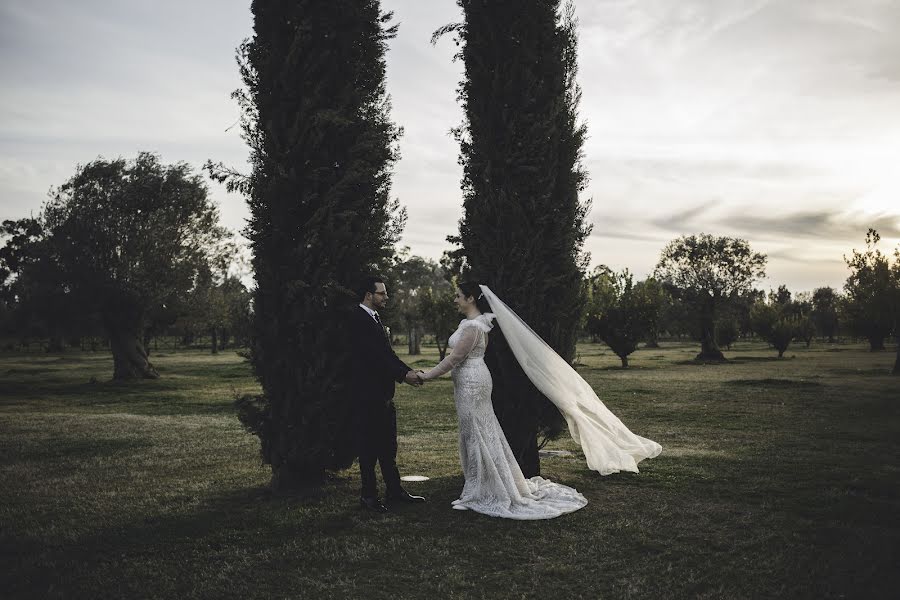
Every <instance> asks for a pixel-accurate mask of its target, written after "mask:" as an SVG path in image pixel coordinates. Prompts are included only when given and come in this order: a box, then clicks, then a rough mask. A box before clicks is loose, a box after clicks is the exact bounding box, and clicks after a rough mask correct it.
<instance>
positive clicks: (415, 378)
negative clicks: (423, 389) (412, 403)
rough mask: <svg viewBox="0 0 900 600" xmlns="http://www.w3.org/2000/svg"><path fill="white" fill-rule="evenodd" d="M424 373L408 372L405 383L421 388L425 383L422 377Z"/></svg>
mask: <svg viewBox="0 0 900 600" xmlns="http://www.w3.org/2000/svg"><path fill="white" fill-rule="evenodd" d="M423 372H424V371H407V372H406V376H405V377H404V381H405V382H406V383H408V384H409V385H411V386H414V387H419V386H420V385H422V384H423V383H425V380H424V379H422V377H421V375H420V374H421V373H423Z"/></svg>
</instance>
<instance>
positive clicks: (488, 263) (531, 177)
mask: <svg viewBox="0 0 900 600" xmlns="http://www.w3.org/2000/svg"><path fill="white" fill-rule="evenodd" d="M458 3H459V5H460V6H461V7H462V8H463V11H464V16H465V22H464V23H463V24H462V25H461V26H458V27H456V29H457V31H458V34H459V37H460V39H461V41H462V50H461V57H462V59H463V62H464V64H465V80H464V81H463V82H462V84H461V88H460V98H461V100H462V103H463V108H464V111H465V117H466V121H465V123H464V125H463V126H462V127H461V128H460V129H459V130H458V132H457V137H458V139H459V142H460V147H461V162H462V164H463V173H464V174H463V182H462V187H463V195H464V217H463V219H462V220H461V222H460V235H459V237H458V238H457V239H456V241H458V242H461V244H462V249H461V250H460V251H459V252H458V254H461V255H464V256H465V258H466V263H467V264H468V266H469V267H470V268H471V273H470V276H471V277H472V278H473V279H475V280H477V281H478V282H480V283H485V284H487V285H489V286H490V287H491V288H492V289H493V290H494V291H495V292H496V293H497V294H498V296H500V298H502V299H503V300H504V301H505V302H507V303H508V304H509V305H510V307H511V308H512V309H513V310H515V311H516V312H517V313H518V314H519V315H520V316H521V317H522V318H523V319H524V320H525V321H526V322H527V323H528V324H529V325H530V326H531V327H532V329H534V330H535V331H536V332H537V333H538V334H539V335H540V336H541V337H542V338H544V340H545V341H546V342H547V343H548V344H549V345H550V346H551V347H553V349H554V350H556V351H557V352H558V353H559V354H560V355H561V356H562V357H563V358H564V359H565V360H568V361H571V360H572V359H573V358H574V354H575V342H576V338H577V328H578V322H579V320H580V315H581V313H582V311H583V308H584V300H583V297H582V277H583V269H584V267H585V265H586V261H585V260H584V257H582V256H581V255H580V251H581V247H582V244H583V242H584V239H585V237H586V236H587V234H588V232H589V229H588V228H587V227H586V226H585V224H584V217H585V214H586V212H587V210H588V206H587V205H586V204H583V203H581V202H580V201H579V198H578V194H579V192H580V191H582V189H583V187H584V185H585V180H586V175H585V173H584V172H583V170H582V169H581V165H580V156H581V148H582V145H583V141H584V136H585V132H586V130H585V127H584V126H583V125H581V124H579V123H577V114H576V112H577V104H578V100H579V90H578V88H577V85H576V83H575V72H576V35H575V22H574V17H573V12H572V9H571V5H567V7H566V14H565V15H561V14H560V12H559V8H560V2H559V0H496V1H493V2H484V1H475V0H459V2H458ZM451 29H452V27H451ZM490 338H491V339H490V344H489V345H488V352H487V355H486V362H487V365H488V367H489V368H490V370H491V375H492V377H493V381H494V388H493V403H494V411H495V412H496V414H497V417H498V419H499V421H500V423H501V425H502V427H503V430H504V433H505V434H506V437H507V439H508V441H509V443H510V446H511V448H512V450H513V452H514V454H515V455H516V458H517V460H518V461H519V465H520V466H521V467H522V471H523V472H524V473H525V475H526V476H529V477H530V476H534V475H537V474H539V473H540V463H539V461H538V443H537V438H538V436H539V435H541V436H551V437H552V436H554V435H558V434H559V433H560V432H561V431H562V430H563V427H564V421H563V420H562V417H561V415H560V414H559V412H558V411H557V410H556V408H555V407H554V406H553V405H552V404H550V403H549V401H547V399H546V398H544V397H543V396H542V395H541V394H540V392H538V391H537V389H535V387H534V386H533V385H532V384H531V382H530V381H529V380H528V378H527V377H526V376H525V374H524V372H523V371H522V369H521V367H519V364H518V362H517V361H516V359H515V357H514V356H513V355H512V352H511V350H510V349H509V346H508V344H507V342H506V340H505V339H504V338H503V332H502V331H500V330H499V328H495V329H494V330H493V331H492V332H491V336H490Z"/></svg>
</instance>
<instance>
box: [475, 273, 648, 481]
mask: <svg viewBox="0 0 900 600" xmlns="http://www.w3.org/2000/svg"><path fill="white" fill-rule="evenodd" d="M480 287H481V291H482V292H483V293H484V296H485V298H487V301H488V303H489V304H490V305H491V310H493V312H494V317H495V318H496V319H497V323H498V324H499V325H500V329H501V330H502V331H503V336H504V337H505V338H506V341H507V342H508V343H509V347H510V348H511V349H512V351H513V354H514V355H515V357H516V360H518V361H519V364H520V365H521V366H522V370H524V371H525V374H526V375H527V376H528V379H530V380H531V383H533V384H534V385H535V387H537V389H538V390H540V392H541V393H542V394H544V395H545V396H546V397H547V398H548V399H549V400H550V402H552V403H553V404H554V405H555V406H556V408H558V409H559V411H560V412H561V413H562V415H563V416H564V417H565V419H566V422H567V423H568V425H569V434H570V435H571V436H572V439H574V440H575V441H576V442H578V443H579V444H581V449H582V451H583V452H584V455H585V457H586V458H587V464H588V467H590V468H591V469H593V470H595V471H599V472H600V474H601V475H609V474H610V473H618V472H619V471H631V472H634V473H637V472H638V468H637V463H639V462H640V461H642V460H644V459H645V458H653V457H654V456H657V455H658V454H659V453H660V452H661V451H662V446H660V445H659V444H657V443H656V442H654V441H653V440H648V439H647V438H642V437H641V436H639V435H635V434H634V433H632V432H631V431H630V430H629V429H628V428H627V427H625V425H624V424H623V423H622V421H620V420H619V418H618V417H616V415H614V414H613V413H612V412H611V411H610V410H609V409H608V408H606V406H605V405H604V404H603V402H601V401H600V398H598V397H597V394H596V393H594V390H593V388H591V386H590V385H589V384H588V382H587V381H585V380H584V379H582V377H581V375H579V374H578V372H577V371H575V369H573V368H572V367H571V366H570V365H569V363H567V362H566V361H565V360H563V358H562V357H561V356H560V355H559V354H557V353H556V352H555V351H554V350H553V348H551V347H550V346H549V345H548V344H547V343H546V342H545V341H544V340H542V339H541V337H540V336H539V335H538V334H536V333H535V332H534V331H532V329H531V328H530V327H529V326H528V324H526V323H525V321H523V320H522V319H520V318H519V315H517V314H516V313H515V312H514V311H513V310H512V309H511V308H510V307H508V306H507V305H506V304H504V303H503V301H502V300H500V299H499V298H498V297H497V296H496V294H494V293H493V292H492V291H491V289H490V288H489V287H487V286H486V285H482V286H480Z"/></svg>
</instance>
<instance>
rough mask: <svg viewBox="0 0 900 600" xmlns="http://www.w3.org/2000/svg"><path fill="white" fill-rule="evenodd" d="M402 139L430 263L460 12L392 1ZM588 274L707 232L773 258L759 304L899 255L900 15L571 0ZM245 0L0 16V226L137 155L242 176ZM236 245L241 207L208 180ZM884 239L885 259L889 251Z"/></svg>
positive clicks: (46, 0)
mask: <svg viewBox="0 0 900 600" xmlns="http://www.w3.org/2000/svg"><path fill="white" fill-rule="evenodd" d="M383 6H384V8H385V9H386V10H392V11H394V15H395V22H399V23H400V33H399V36H398V37H397V38H396V39H395V40H393V42H392V44H391V50H390V54H389V56H388V62H389V65H388V66H389V70H388V77H389V81H388V88H389V91H390V93H391V96H392V99H393V105H394V112H393V116H394V120H395V121H397V122H398V124H400V125H402V126H403V127H404V128H405V132H406V133H405V136H404V138H403V139H402V142H401V152H402V154H403V158H402V160H401V161H400V163H399V164H398V165H397V169H396V175H395V178H394V188H393V193H394V195H395V196H397V197H399V198H400V200H401V202H402V203H403V204H405V205H406V207H407V208H408V211H409V224H408V226H407V230H406V233H405V236H404V242H403V243H404V244H405V245H408V246H410V248H411V250H412V252H413V253H415V254H420V255H423V256H427V257H431V258H437V257H439V256H440V254H441V252H442V251H443V250H444V249H445V248H446V243H445V242H444V238H445V237H446V235H447V234H450V233H453V232H454V231H455V229H456V222H457V220H458V219H459V217H460V210H461V209H460V192H459V179H460V175H461V170H460V167H459V166H458V165H457V162H456V156H457V151H458V149H457V146H456V145H455V143H454V142H453V140H452V139H451V138H450V136H449V135H448V131H449V129H450V128H451V127H453V126H455V125H457V124H458V123H459V122H460V120H461V119H462V113H461V111H460V109H459V107H458V106H457V103H456V100H455V95H456V94H455V90H456V86H457V83H458V81H459V79H460V77H461V65H460V64H454V63H453V62H452V60H451V59H452V55H453V54H454V52H455V49H456V48H455V46H454V45H453V42H452V41H451V39H450V38H445V39H444V40H442V41H441V42H439V44H438V45H437V46H431V45H430V44H429V38H430V36H431V33H432V32H433V31H434V30H435V29H437V28H438V27H439V26H441V25H443V24H446V23H449V22H453V21H458V20H460V11H459V9H458V8H457V6H456V5H455V2H453V1H452V0H383ZM576 11H577V14H578V17H579V20H580V54H579V64H580V77H579V80H580V84H581V86H582V88H583V91H584V99H583V105H582V108H581V116H582V118H583V119H584V120H585V121H586V122H587V124H588V128H589V136H590V137H589V140H588V142H587V145H586V148H585V162H586V167H587V169H588V171H589V172H590V176H591V184H590V187H589V188H588V190H587V192H586V194H585V197H586V198H592V199H593V211H592V212H591V214H590V220H591V221H592V222H593V223H594V232H593V234H592V236H591V238H590V239H589V241H588V242H587V248H586V249H587V250H588V251H590V252H591V255H592V264H594V265H596V264H599V263H605V264H608V265H610V266H612V267H614V268H616V269H621V268H625V267H628V268H630V269H631V270H632V271H634V272H636V273H637V274H638V275H640V276H643V275H646V274H648V273H649V272H650V271H651V270H652V269H653V266H654V264H655V263H656V261H657V260H658V257H659V252H660V250H661V248H662V247H663V246H664V245H665V243H666V242H668V241H669V240H671V239H673V238H675V237H677V236H679V235H682V234H689V233H697V232H701V231H703V232H708V233H714V234H719V235H737V236H740V237H743V238H746V239H748V240H749V241H750V242H751V245H752V246H753V247H754V248H755V249H756V250H758V251H762V252H765V253H766V254H768V256H769V268H768V274H769V278H768V279H767V280H766V281H765V282H763V286H764V287H776V286H777V285H779V284H781V283H785V284H787V285H788V286H789V287H791V288H792V289H794V290H808V289H812V288H813V287H816V286H820V285H832V286H835V287H839V286H840V285H841V284H842V283H843V281H844V279H845V278H846V268H845V266H844V263H843V260H842V255H843V254H845V253H849V251H850V249H851V248H853V247H860V246H861V245H862V243H863V238H864V236H865V231H866V229H867V228H868V227H869V226H876V227H877V228H878V229H879V230H880V231H881V232H882V235H883V237H884V238H885V239H884V242H886V244H885V245H886V246H891V247H892V246H893V245H894V244H896V243H898V241H900V1H898V0H853V2H846V0H816V1H812V0H770V1H764V0H679V1H678V2H672V1H671V0H580V1H578V2H576ZM251 33H252V19H251V15H250V10H249V1H247V0H243V1H236V0H193V1H188V2H184V1H183V0H179V1H174V0H156V1H155V2H146V1H142V2H137V1H134V0H118V1H116V2H112V1H110V0H107V1H106V2H101V1H99V0H80V1H79V2H70V1H64V0H3V3H2V5H0V49H2V52H3V56H4V60H3V61H2V62H0V80H2V82H3V86H2V87H3V91H2V92H0V218H2V219H6V218H19V217H23V216H27V215H28V214H30V213H37V211H38V210H39V208H40V206H41V203H42V202H43V199H44V198H45V196H46V193H47V190H48V189H49V188H50V187H51V186H55V185H59V184H61V183H63V182H64V181H65V180H66V179H67V178H68V177H69V176H71V175H72V173H73V172H74V169H75V166H76V165H77V164H78V163H85V162H88V161H90V160H92V159H94V158H96V157H97V156H103V157H106V158H112V157H117V156H125V157H133V156H134V155H135V154H136V153H137V151H139V150H151V151H155V152H158V153H160V154H161V156H162V158H163V160H164V161H166V162H175V161H182V160H183V161H187V162H189V163H192V164H194V165H196V166H197V168H198V169H199V167H200V165H202V163H203V162H204V161H205V160H206V159H207V158H213V159H215V160H223V161H225V162H226V163H230V164H232V165H235V166H237V167H240V168H243V167H244V165H245V164H246V156H247V152H246V149H245V147H244V144H243V142H242V141H241V139H240V137H239V131H238V127H236V126H234V125H235V122H236V121H237V119H238V114H239V113H238V109H237V106H236V105H235V104H234V102H233V101H232V100H231V99H230V98H229V93H230V92H231V91H232V90H233V89H235V88H236V87H238V85H239V84H240V81H239V78H238V74H237V68H236V66H235V62H234V49H235V47H236V46H237V45H238V44H239V43H240V41H241V39H243V38H244V37H247V36H248V35H250V34H251ZM211 189H212V192H213V195H214V197H215V198H216V199H217V200H218V202H219V203H220V206H221V210H222V215H223V220H224V221H225V224H226V225H228V226H229V227H231V228H233V229H235V230H237V229H240V228H241V227H242V226H243V222H244V219H245V217H246V214H247V211H246V208H245V206H244V203H243V200H242V199H241V198H240V197H238V196H229V195H227V194H225V192H224V190H223V189H221V188H219V187H218V186H216V185H215V184H211ZM884 242H883V243H884Z"/></svg>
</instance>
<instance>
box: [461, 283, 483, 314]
mask: <svg viewBox="0 0 900 600" xmlns="http://www.w3.org/2000/svg"><path fill="white" fill-rule="evenodd" d="M457 287H459V291H461V292H462V293H463V295H464V296H465V297H466V298H470V297H471V298H475V307H476V308H478V310H479V311H481V312H482V313H486V312H491V305H490V304H488V301H487V298H485V297H484V294H482V293H481V286H479V285H478V284H477V283H475V282H474V281H463V282H461V283H458V284H457Z"/></svg>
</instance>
